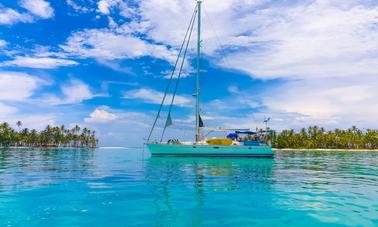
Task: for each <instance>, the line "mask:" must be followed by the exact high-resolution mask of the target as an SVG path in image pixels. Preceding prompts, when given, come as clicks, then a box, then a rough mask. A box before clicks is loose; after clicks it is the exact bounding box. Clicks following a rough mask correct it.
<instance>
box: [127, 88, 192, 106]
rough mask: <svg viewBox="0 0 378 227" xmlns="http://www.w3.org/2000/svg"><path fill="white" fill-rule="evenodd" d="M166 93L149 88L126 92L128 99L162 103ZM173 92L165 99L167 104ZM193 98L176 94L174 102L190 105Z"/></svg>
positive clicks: (179, 104)
mask: <svg viewBox="0 0 378 227" xmlns="http://www.w3.org/2000/svg"><path fill="white" fill-rule="evenodd" d="M163 96H164V93H162V92H158V91H155V90H152V89H149V88H141V89H134V90H130V91H127V92H125V94H124V96H123V97H124V98H126V99H140V100H143V101H144V102H146V103H153V104H160V103H161V100H162V99H163ZM171 99H172V94H168V95H167V97H166V100H165V103H164V104H165V105H170V103H171ZM190 103H191V100H190V99H189V98H187V97H185V96H180V95H176V97H175V101H174V104H175V105H178V106H188V105H189V104H190Z"/></svg>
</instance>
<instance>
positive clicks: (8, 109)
mask: <svg viewBox="0 0 378 227" xmlns="http://www.w3.org/2000/svg"><path fill="white" fill-rule="evenodd" d="M16 112H17V108H15V107H13V106H9V105H5V104H4V103H1V102H0V116H6V115H10V114H14V113H16Z"/></svg>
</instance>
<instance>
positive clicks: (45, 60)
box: [0, 56, 78, 69]
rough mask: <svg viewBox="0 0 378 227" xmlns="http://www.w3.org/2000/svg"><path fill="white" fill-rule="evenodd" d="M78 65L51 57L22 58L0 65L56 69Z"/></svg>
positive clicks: (18, 57)
mask: <svg viewBox="0 0 378 227" xmlns="http://www.w3.org/2000/svg"><path fill="white" fill-rule="evenodd" d="M77 64H78V63H77V62H75V61H72V60H67V59H59V58H51V57H22V56H17V57H16V58H15V59H14V60H11V61H5V62H3V63H0V65H2V66H18V67H26V68H39V69H54V68H58V67H61V66H74V65H77Z"/></svg>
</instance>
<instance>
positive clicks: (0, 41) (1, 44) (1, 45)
mask: <svg viewBox="0 0 378 227" xmlns="http://www.w3.org/2000/svg"><path fill="white" fill-rule="evenodd" d="M6 45H8V43H7V41H5V40H2V39H0V48H3V47H5V46H6Z"/></svg>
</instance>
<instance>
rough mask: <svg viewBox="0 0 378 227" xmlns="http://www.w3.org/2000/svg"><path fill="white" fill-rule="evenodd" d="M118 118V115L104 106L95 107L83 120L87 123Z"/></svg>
mask: <svg viewBox="0 0 378 227" xmlns="http://www.w3.org/2000/svg"><path fill="white" fill-rule="evenodd" d="M116 119H118V116H117V115H115V114H113V113H110V112H108V111H107V110H106V109H104V108H96V109H95V110H94V111H93V112H92V113H91V114H90V115H89V117H88V118H85V119H84V121H85V122H88V123H96V122H100V123H101V122H109V121H114V120H116Z"/></svg>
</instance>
